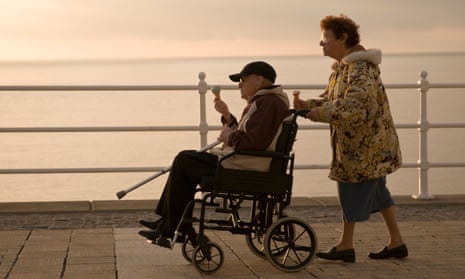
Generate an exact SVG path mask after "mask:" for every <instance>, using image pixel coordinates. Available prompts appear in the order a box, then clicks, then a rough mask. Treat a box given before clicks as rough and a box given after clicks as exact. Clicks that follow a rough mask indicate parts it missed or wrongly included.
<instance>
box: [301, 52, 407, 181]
mask: <svg viewBox="0 0 465 279" xmlns="http://www.w3.org/2000/svg"><path fill="white" fill-rule="evenodd" d="M380 62H381V51H380V50H375V49H372V50H366V51H365V50H362V51H356V52H352V53H351V54H349V55H348V56H346V57H344V58H343V59H342V62H340V63H336V64H335V65H334V67H333V69H334V72H333V73H332V74H331V76H330V78H329V84H328V86H327V88H326V90H325V92H324V93H323V94H322V95H321V96H320V97H322V98H321V99H317V100H315V99H313V100H308V102H309V106H310V108H315V109H317V110H318V113H319V116H320V121H321V122H326V123H329V124H330V131H331V147H332V150H333V158H332V162H331V168H330V174H329V177H330V178H331V179H333V180H336V181H339V182H349V183H358V182H362V181H367V180H371V179H376V178H379V177H383V176H386V175H387V174H390V173H392V172H394V171H395V170H397V169H398V168H399V167H400V165H401V163H402V156H401V151H400V146H399V139H398V136H397V133H396V130H395V128H394V123H393V119H392V116H391V112H390V108H389V102H388V98H387V95H386V92H385V89H384V86H383V84H382V81H381V78H380V70H379V66H378V64H380Z"/></svg>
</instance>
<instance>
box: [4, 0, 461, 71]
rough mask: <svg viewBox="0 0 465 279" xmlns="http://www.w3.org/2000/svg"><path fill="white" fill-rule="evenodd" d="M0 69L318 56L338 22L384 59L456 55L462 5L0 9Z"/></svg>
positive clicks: (22, 3) (170, 2)
mask: <svg viewBox="0 0 465 279" xmlns="http://www.w3.org/2000/svg"><path fill="white" fill-rule="evenodd" d="M0 3H1V7H2V9H1V10H0V34H1V35H0V49H1V52H0V62H1V61H31V60H69V59H71V60H76V59H77V60H79V59H130V58H158V57H205V56H207V57H211V56H256V55H263V56H268V55H315V54H321V48H320V47H319V45H318V42H319V40H320V37H321V30H320V27H319V22H320V20H321V18H323V17H324V16H326V15H338V14H340V13H344V14H346V15H347V16H349V17H351V18H352V19H354V21H355V22H357V23H358V24H359V25H360V33H361V39H362V44H363V45H364V46H365V47H367V48H380V49H382V50H383V52H385V53H416V52H465V17H464V16H463V13H464V12H465V1H463V0H442V1H439V0H389V1H370V0H351V1H347V0H340V1H336V0H234V1H233V0H195V1H193V0H14V1H13V0H0Z"/></svg>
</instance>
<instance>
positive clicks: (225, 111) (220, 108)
mask: <svg viewBox="0 0 465 279" xmlns="http://www.w3.org/2000/svg"><path fill="white" fill-rule="evenodd" d="M214 102H215V109H216V111H217V112H219V113H221V115H222V116H223V117H224V118H225V119H226V121H227V122H230V121H231V112H229V108H228V105H226V103H225V102H223V100H221V99H215V100H214Z"/></svg>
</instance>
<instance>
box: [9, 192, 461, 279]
mask: <svg viewBox="0 0 465 279" xmlns="http://www.w3.org/2000/svg"><path fill="white" fill-rule="evenodd" d="M395 200H396V203H397V213H398V220H399V225H400V228H401V231H402V233H403V237H404V240H405V242H406V243H407V245H408V248H409V257H408V258H406V259H402V260H399V259H389V260H371V259H369V258H368V257H367V254H368V253H369V252H370V251H377V250H379V249H381V248H382V247H383V246H384V245H385V244H386V241H387V239H386V238H387V232H386V228H385V226H384V223H383V222H382V219H381V218H380V217H379V214H374V215H373V216H372V217H371V218H370V220H369V221H367V222H363V223H359V224H357V227H356V231H355V250H356V257H357V260H356V263H343V262H329V261H324V260H321V259H317V258H314V259H313V261H312V263H310V264H309V265H308V266H307V267H306V268H305V269H304V270H302V271H300V272H296V273H284V272H282V271H279V270H278V269H276V268H274V267H273V266H272V265H271V263H269V262H268V261H267V260H265V259H262V258H259V257H257V256H255V255H254V254H253V253H252V252H251V251H250V250H249V248H248V247H247V245H246V242H245V239H244V236H243V235H233V234H231V233H229V232H221V231H208V232H207V235H208V236H209V238H210V239H211V240H212V241H215V242H216V243H218V244H219V245H220V246H221V247H222V249H223V251H224V254H225V258H224V264H223V266H222V267H221V268H220V269H219V270H218V271H217V272H216V273H213V274H210V275H205V274H201V273H199V272H198V271H197V270H196V268H195V267H194V266H193V265H192V264H191V263H189V262H187V261H186V260H185V259H184V258H183V256H182V254H181V245H176V246H175V247H174V249H173V250H170V249H165V248H161V247H158V246H154V245H151V244H148V243H146V241H145V240H144V239H143V238H141V237H140V236H138V234H137V231H138V230H140V229H141V227H140V226H139V224H138V220H139V219H141V218H143V219H153V218H154V216H153V213H152V209H153V207H154V205H155V201H100V202H99V201H94V202H87V201H86V202H44V203H0V220H1V221H0V225H1V229H0V278H8V279H16V278H21V279H23V278H24V279H27V278H46V279H54V278H67V279H71V278H85V279H92V278H99V279H106V278H111V279H113V278H119V279H126V278H127V279H138V278H465V196H457V195H455V196H441V197H437V199H435V200H427V201H415V200H412V199H411V198H409V197H395ZM286 212H287V214H288V215H289V216H292V217H298V218H301V219H303V220H305V221H306V222H308V223H309V224H310V225H311V226H312V227H313V229H314V230H315V232H316V235H317V237H318V248H319V250H326V249H329V248H331V247H332V245H333V244H335V242H336V241H337V240H338V238H339V236H340V231H341V223H340V219H341V217H340V212H339V208H338V206H337V201H336V199H335V198H312V199H310V198H295V199H293V202H292V204H291V206H290V208H289V209H288V210H286Z"/></svg>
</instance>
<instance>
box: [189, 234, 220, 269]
mask: <svg viewBox="0 0 465 279" xmlns="http://www.w3.org/2000/svg"><path fill="white" fill-rule="evenodd" d="M223 262H224V253H223V250H222V249H221V247H220V246H219V245H218V244H216V243H215V242H211V241H208V243H206V244H205V245H197V247H195V249H194V251H193V252H192V263H193V264H194V265H195V267H196V268H197V270H199V271H200V272H202V273H213V272H215V271H217V270H218V269H220V267H221V266H222V265H223Z"/></svg>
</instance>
